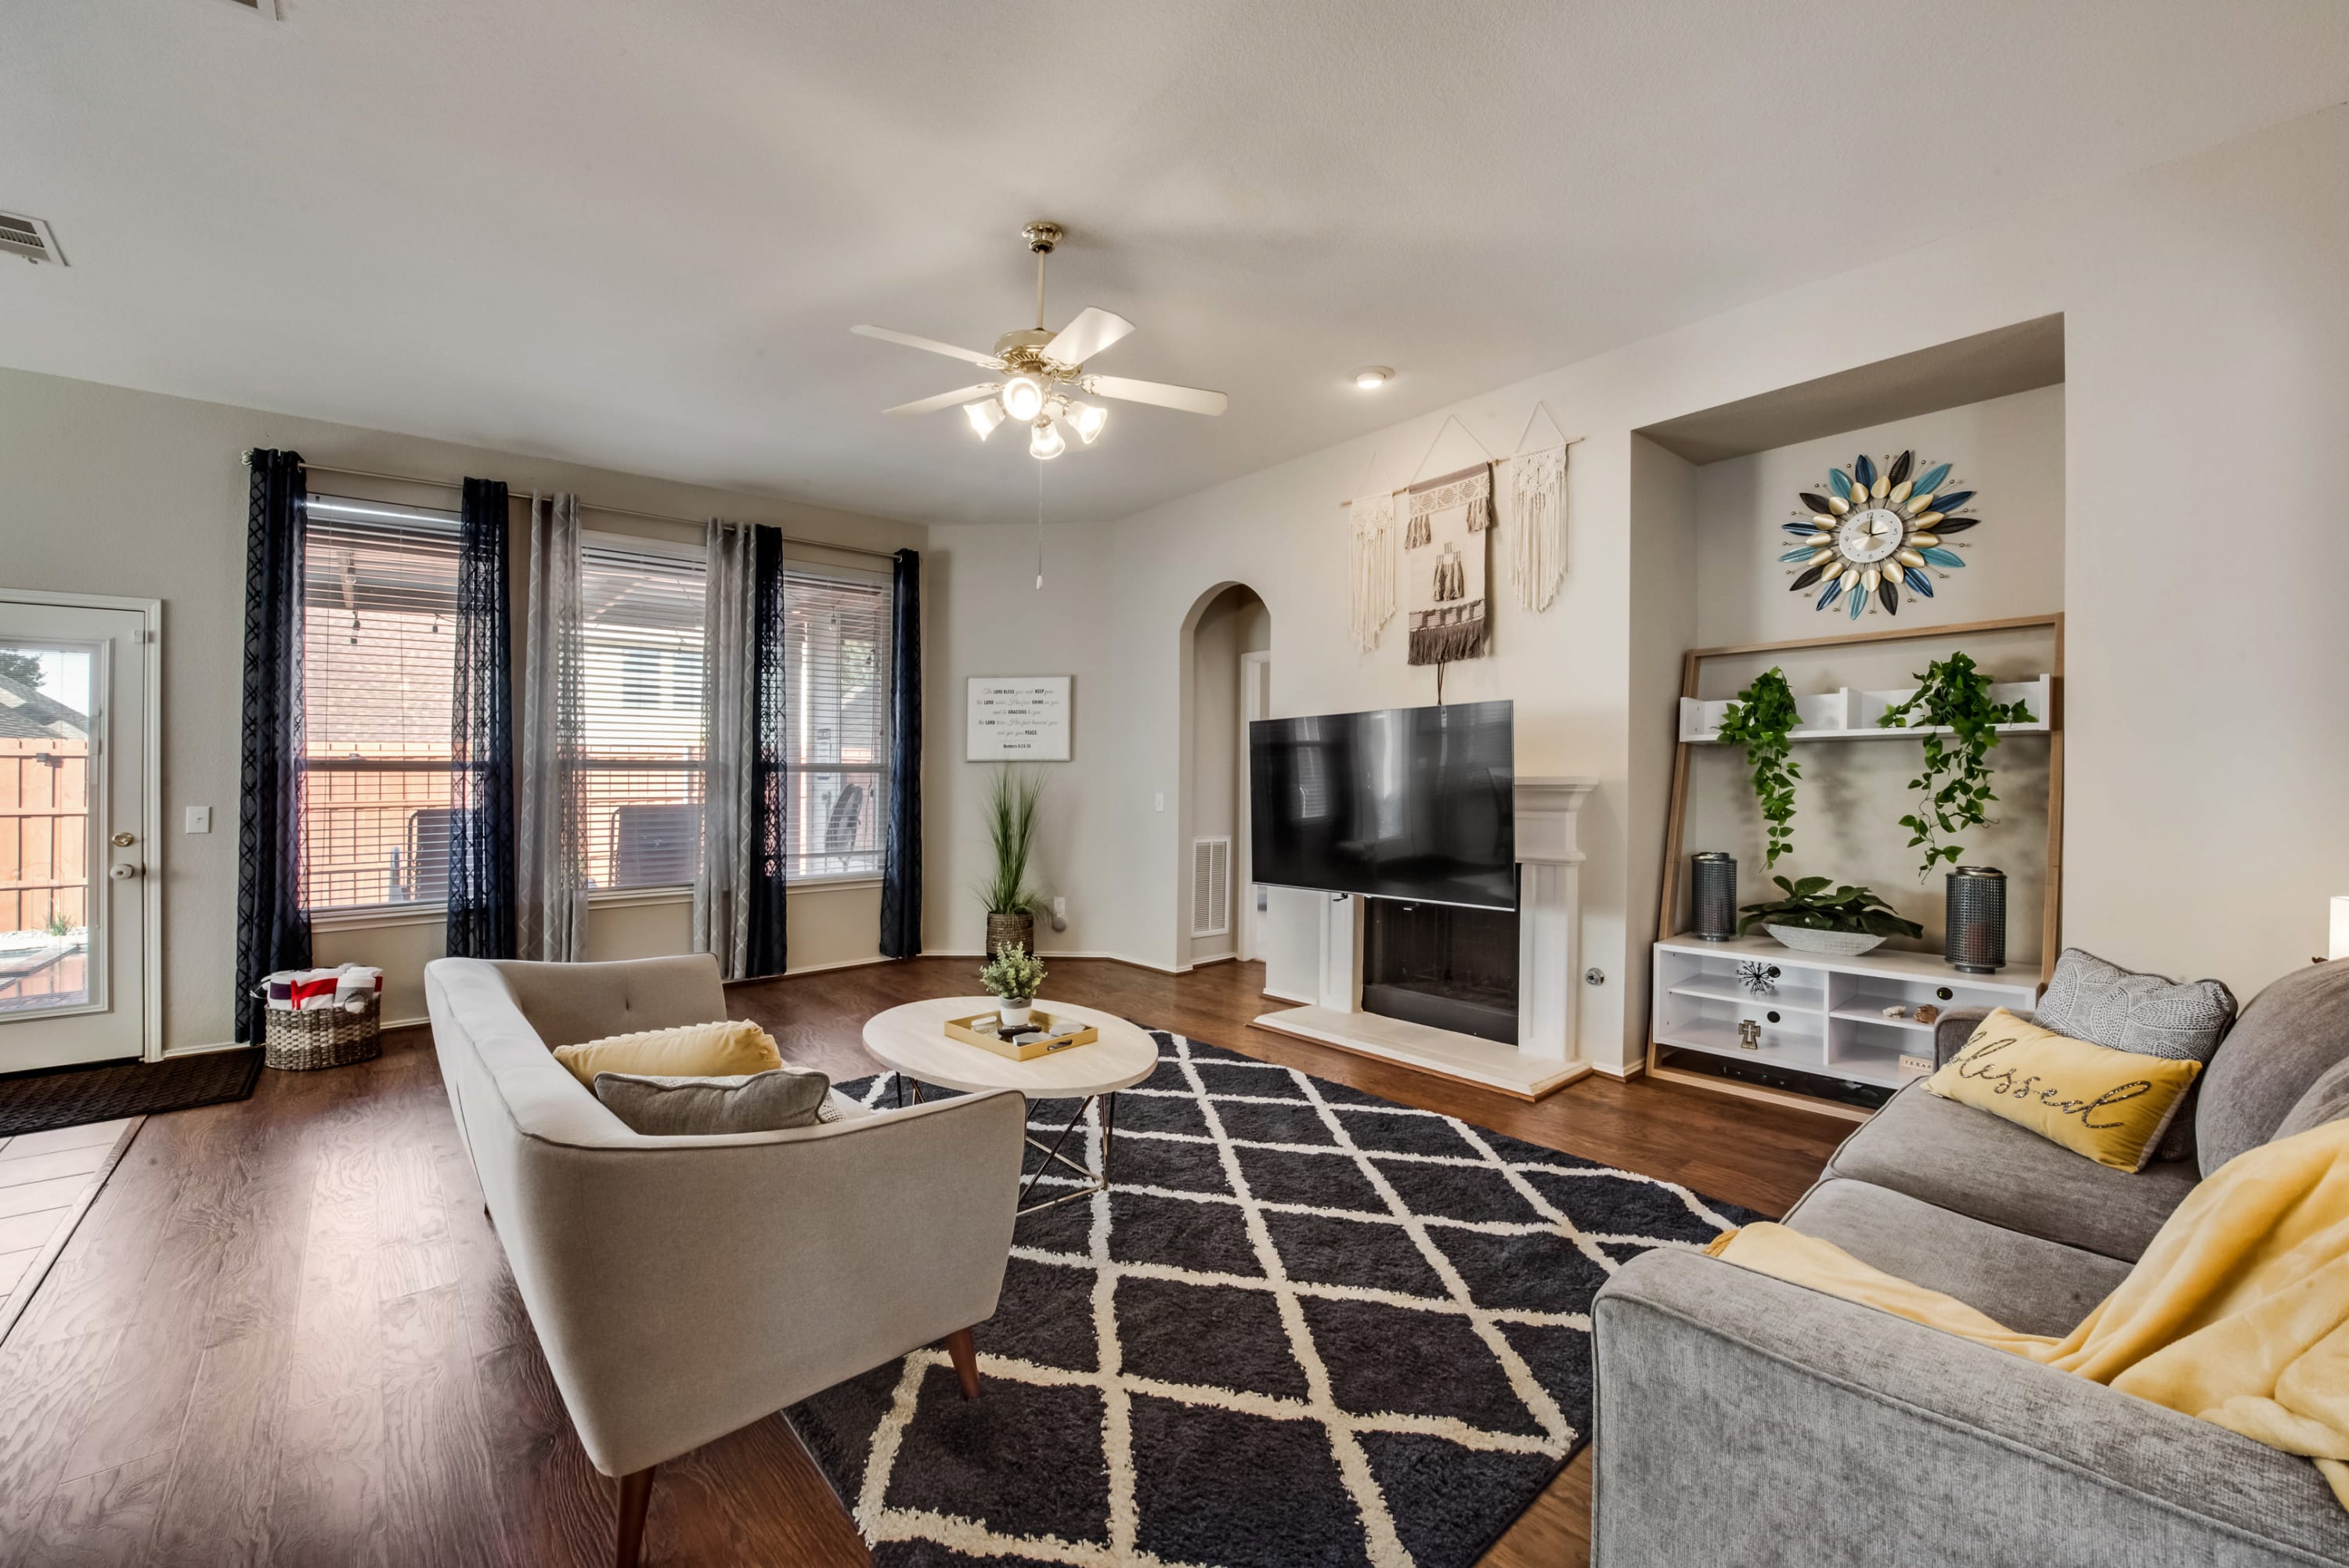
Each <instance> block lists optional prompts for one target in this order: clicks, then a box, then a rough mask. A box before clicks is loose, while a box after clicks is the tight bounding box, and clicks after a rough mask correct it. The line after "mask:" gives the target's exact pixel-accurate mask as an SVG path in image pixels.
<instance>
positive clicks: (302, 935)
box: [236, 451, 310, 1040]
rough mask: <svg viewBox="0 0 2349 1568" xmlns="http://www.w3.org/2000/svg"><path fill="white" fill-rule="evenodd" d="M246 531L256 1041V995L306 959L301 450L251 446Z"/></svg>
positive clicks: (248, 854) (251, 970)
mask: <svg viewBox="0 0 2349 1568" xmlns="http://www.w3.org/2000/svg"><path fill="white" fill-rule="evenodd" d="M246 460H247V461H248V462H249V463H250V464H251V465H252V467H253V480H252V500H251V506H250V508H249V510H248V511H247V512H246V519H245V533H244V723H243V768H242V769H241V771H240V775H239V780H238V786H239V788H240V789H242V790H243V797H244V799H243V806H242V807H241V808H240V809H239V810H238V812H237V825H236V848H237V871H236V1037H237V1038H238V1039H240V1040H258V1039H260V1038H261V1037H262V1028H263V1025H264V1017H263V1013H264V1004H263V1003H262V1002H260V1001H257V1000H255V999H254V995H253V992H254V987H256V986H258V985H260V984H261V982H262V978H263V977H264V975H268V974H269V972H270V971H271V970H273V969H307V968H308V967H309V966H310V917H309V915H308V914H307V913H305V912H304V910H303V908H302V521H303V520H302V508H303V502H304V500H305V499H306V498H307V495H308V485H307V480H306V479H305V475H304V473H303V469H302V454H301V453H299V452H276V451H255V452H254V453H252V454H250V455H249V456H248V458H247V459H246Z"/></svg>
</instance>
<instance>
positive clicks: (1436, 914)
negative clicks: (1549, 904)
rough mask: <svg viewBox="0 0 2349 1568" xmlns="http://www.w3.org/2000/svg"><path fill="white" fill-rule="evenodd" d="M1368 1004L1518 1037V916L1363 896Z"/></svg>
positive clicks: (1373, 1009) (1389, 1013)
mask: <svg viewBox="0 0 2349 1568" xmlns="http://www.w3.org/2000/svg"><path fill="white" fill-rule="evenodd" d="M1362 903H1363V910H1362V1011H1363V1012H1365V1013H1377V1014H1380V1015H1381V1016H1385V1017H1389V1018H1401V1019H1403V1020H1404V1021H1406V1022H1408V1023H1413V1024H1423V1025H1425V1026H1428V1027H1430V1028H1436V1029H1450V1030H1452V1031H1454V1033H1456V1034H1463V1035H1475V1036H1477V1037H1480V1038H1482V1039H1487V1040H1498V1041H1499V1042H1500V1043H1501V1044H1503V1045H1505V1046H1514V1045H1516V1043H1517V916H1516V912H1515V911H1513V910H1506V909H1465V908H1462V907H1459V906H1457V905H1454V904H1442V903H1407V902H1405V901H1403V900H1401V899H1388V898H1372V899H1365V900H1363V901H1362Z"/></svg>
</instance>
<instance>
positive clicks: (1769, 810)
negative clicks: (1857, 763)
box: [1721, 665, 1803, 866]
mask: <svg viewBox="0 0 2349 1568" xmlns="http://www.w3.org/2000/svg"><path fill="white" fill-rule="evenodd" d="M1801 718H1802V716H1801V715H1800V714H1799V713H1797V712H1796V711H1795V693H1794V688H1792V687H1791V686H1787V684H1786V676H1785V671H1783V670H1781V669H1779V668H1778V666H1777V665H1771V666H1770V667H1769V668H1768V669H1766V670H1764V671H1763V672H1762V673H1761V674H1760V675H1758V676H1754V684H1753V685H1752V686H1747V687H1746V688H1745V689H1744V691H1742V692H1739V693H1738V694H1737V697H1736V700H1735V701H1733V702H1732V703H1731V704H1730V705H1729V707H1728V708H1727V709H1726V710H1725V711H1724V712H1723V714H1722V716H1721V743H1722V744H1723V746H1742V747H1744V748H1745V765H1746V766H1747V767H1748V768H1751V769H1754V801H1755V802H1756V803H1757V804H1758V805H1760V807H1761V808H1762V820H1763V823H1764V826H1765V827H1767V828H1768V829H1769V832H1770V847H1769V851H1768V856H1769V858H1768V860H1767V861H1766V863H1767V864H1769V865H1774V866H1775V865H1776V864H1777V863H1778V857H1779V856H1780V855H1783V854H1785V852H1786V851H1789V850H1791V849H1793V848H1794V847H1795V828H1794V822H1795V779H1800V778H1801V777H1802V776H1803V770H1802V769H1801V767H1800V766H1799V765H1797V764H1796V763H1794V762H1792V761H1789V760H1788V758H1789V756H1790V755H1791V753H1792V751H1793V748H1792V747H1791V746H1790V745H1789V744H1788V742H1787V739H1786V732H1787V731H1788V730H1791V729H1793V728H1794V727H1795V725H1796V724H1797V723H1799V722H1801Z"/></svg>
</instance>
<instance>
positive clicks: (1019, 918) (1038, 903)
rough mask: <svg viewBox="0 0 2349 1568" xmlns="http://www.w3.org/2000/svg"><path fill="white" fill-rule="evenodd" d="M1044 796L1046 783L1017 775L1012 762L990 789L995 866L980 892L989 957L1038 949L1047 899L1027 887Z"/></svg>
mask: <svg viewBox="0 0 2349 1568" xmlns="http://www.w3.org/2000/svg"><path fill="white" fill-rule="evenodd" d="M1043 795H1044V784H1043V780H1041V779H1038V778H1037V777H1036V776H1035V775H1034V774H1022V773H1015V772H1013V771H1012V770H1011V767H1010V765H1009V763H1006V764H1005V765H1004V766H1003V768H1002V769H999V771H998V772H997V773H996V775H995V779H994V782H993V784H992V785H991V786H990V787H989V788H988V793H987V837H988V848H989V849H990V850H992V851H993V852H994V856H995V865H994V869H993V870H992V871H991V872H988V877H987V880H986V881H985V882H981V883H979V885H978V896H979V900H980V902H981V903H985V904H986V905H987V951H988V953H990V954H997V953H1001V952H1002V951H1003V950H1004V949H1005V948H1006V947H1009V946H1013V945H1017V946H1019V947H1021V948H1024V949H1026V950H1028V951H1030V952H1031V953H1032V952H1033V951H1034V950H1035V946H1036V912H1037V910H1038V909H1040V907H1042V905H1043V903H1044V897H1043V895H1042V894H1041V893H1040V892H1036V890H1035V889H1033V888H1031V887H1030V886H1029V885H1028V867H1029V861H1030V859H1031V858H1032V856H1033V855H1034V853H1035V848H1036V807H1037V803H1038V802H1039V801H1040V800H1041V799H1043Z"/></svg>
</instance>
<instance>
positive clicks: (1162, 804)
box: [1150, 789, 1166, 811]
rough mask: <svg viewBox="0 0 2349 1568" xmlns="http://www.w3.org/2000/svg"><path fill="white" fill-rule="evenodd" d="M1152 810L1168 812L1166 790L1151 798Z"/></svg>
mask: <svg viewBox="0 0 2349 1568" xmlns="http://www.w3.org/2000/svg"><path fill="white" fill-rule="evenodd" d="M1150 809H1151V810H1154V811H1164V810H1166V791H1165V790H1164V789H1161V790H1159V791H1158V792H1157V793H1156V794H1154V795H1153V796H1151V797H1150Z"/></svg>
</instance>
